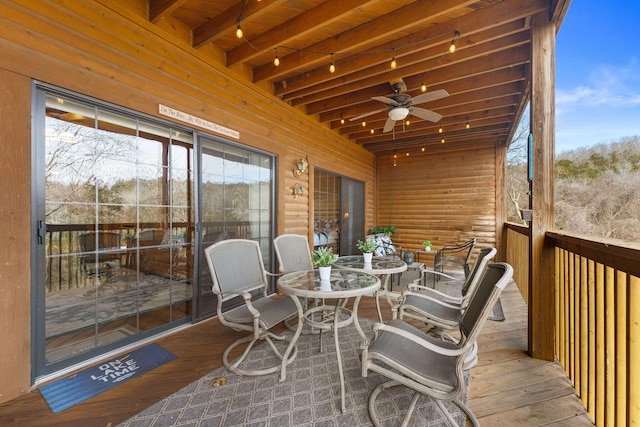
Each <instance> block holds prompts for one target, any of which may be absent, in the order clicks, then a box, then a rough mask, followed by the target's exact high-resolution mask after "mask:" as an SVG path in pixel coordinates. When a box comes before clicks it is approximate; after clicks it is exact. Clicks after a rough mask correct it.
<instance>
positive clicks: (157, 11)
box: [149, 0, 187, 24]
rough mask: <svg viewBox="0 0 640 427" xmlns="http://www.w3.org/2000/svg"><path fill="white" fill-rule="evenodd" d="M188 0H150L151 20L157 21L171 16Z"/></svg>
mask: <svg viewBox="0 0 640 427" xmlns="http://www.w3.org/2000/svg"><path fill="white" fill-rule="evenodd" d="M186 2H187V0H149V21H151V22H152V23H154V24H155V23H157V22H158V21H159V20H160V19H162V18H166V17H168V16H170V15H171V14H172V13H173V12H174V11H175V10H176V9H178V8H179V7H180V6H182V5H183V4H185V3H186Z"/></svg>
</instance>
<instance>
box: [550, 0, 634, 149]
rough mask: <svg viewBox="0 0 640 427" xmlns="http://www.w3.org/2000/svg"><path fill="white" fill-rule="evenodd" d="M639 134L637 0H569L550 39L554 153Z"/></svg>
mask: <svg viewBox="0 0 640 427" xmlns="http://www.w3.org/2000/svg"><path fill="white" fill-rule="evenodd" d="M635 135H638V136H640V0H572V2H571V6H570V7H569V12H568V13H567V15H566V17H565V19H564V21H563V23H562V27H561V28H560V32H559V34H558V36H557V38H556V153H558V154H559V153H562V152H564V151H568V150H572V149H575V148H578V147H589V146H592V145H594V144H598V143H601V142H604V143H608V142H612V141H618V140H619V139H621V138H622V137H627V136H629V137H630V136H635Z"/></svg>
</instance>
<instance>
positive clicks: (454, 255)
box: [433, 237, 476, 281]
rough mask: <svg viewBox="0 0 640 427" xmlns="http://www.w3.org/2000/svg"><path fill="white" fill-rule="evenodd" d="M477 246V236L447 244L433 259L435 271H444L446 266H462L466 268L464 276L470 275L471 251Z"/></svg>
mask: <svg viewBox="0 0 640 427" xmlns="http://www.w3.org/2000/svg"><path fill="white" fill-rule="evenodd" d="M475 246H476V238H475V237H474V238H471V239H469V240H467V241H466V242H464V243H460V244H446V245H445V246H443V247H442V249H440V250H438V252H437V253H436V255H435V258H434V261H433V269H434V271H439V272H441V273H444V269H445V267H450V268H462V269H463V270H464V276H465V277H467V276H469V272H470V269H469V261H470V260H471V253H472V252H473V248H474V247H475ZM437 280H438V278H437V276H434V281H437Z"/></svg>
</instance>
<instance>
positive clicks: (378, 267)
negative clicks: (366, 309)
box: [333, 255, 407, 322]
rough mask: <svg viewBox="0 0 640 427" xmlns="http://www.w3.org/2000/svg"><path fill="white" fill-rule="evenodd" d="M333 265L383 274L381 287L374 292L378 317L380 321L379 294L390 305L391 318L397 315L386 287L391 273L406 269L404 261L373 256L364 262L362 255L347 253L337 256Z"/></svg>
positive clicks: (395, 306) (350, 269)
mask: <svg viewBox="0 0 640 427" xmlns="http://www.w3.org/2000/svg"><path fill="white" fill-rule="evenodd" d="M333 265H334V267H337V268H341V269H344V270H349V271H357V272H361V273H368V274H373V275H376V276H384V278H383V280H382V286H381V289H379V290H378V291H376V293H375V297H376V309H377V310H378V319H379V320H380V322H382V310H381V309H380V297H381V296H384V297H385V298H386V300H387V302H388V303H389V305H390V306H391V312H392V315H393V318H394V319H395V318H396V317H397V304H394V302H393V300H392V296H391V295H390V294H389V289H388V287H389V280H390V278H391V275H392V274H397V273H402V272H403V271H406V270H407V264H406V263H405V262H404V261H402V260H401V259H400V258H395V257H373V259H372V260H371V263H365V262H364V256H362V255H348V256H341V257H339V258H338V260H337V261H336V262H335V263H333Z"/></svg>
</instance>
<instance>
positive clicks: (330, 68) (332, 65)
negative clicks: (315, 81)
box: [329, 53, 336, 74]
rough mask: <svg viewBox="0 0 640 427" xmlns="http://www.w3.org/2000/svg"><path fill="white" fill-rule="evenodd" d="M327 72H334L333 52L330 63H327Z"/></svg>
mask: <svg viewBox="0 0 640 427" xmlns="http://www.w3.org/2000/svg"><path fill="white" fill-rule="evenodd" d="M329 72H330V73H332V74H333V73H335V72H336V65H335V64H334V63H333V53H332V54H331V65H329Z"/></svg>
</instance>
